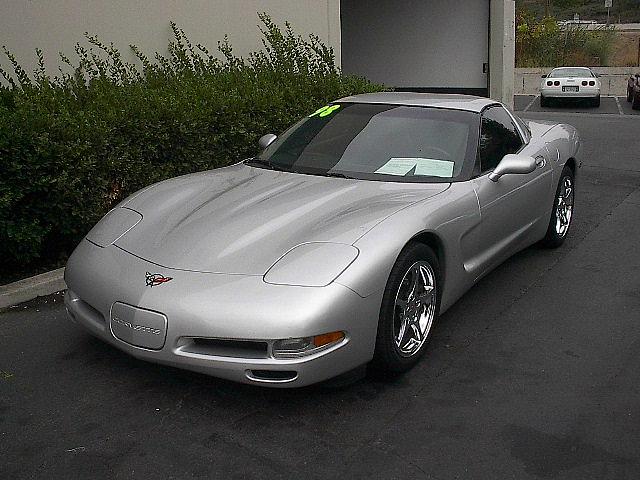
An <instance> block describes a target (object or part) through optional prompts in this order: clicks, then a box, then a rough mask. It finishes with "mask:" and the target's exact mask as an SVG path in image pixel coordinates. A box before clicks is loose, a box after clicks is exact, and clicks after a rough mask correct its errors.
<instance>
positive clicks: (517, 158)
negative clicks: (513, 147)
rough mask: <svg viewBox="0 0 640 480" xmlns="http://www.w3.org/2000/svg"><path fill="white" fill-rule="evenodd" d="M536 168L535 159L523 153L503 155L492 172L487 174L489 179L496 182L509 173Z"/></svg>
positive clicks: (518, 172) (529, 171)
mask: <svg viewBox="0 0 640 480" xmlns="http://www.w3.org/2000/svg"><path fill="white" fill-rule="evenodd" d="M535 169H536V159H535V158H533V157H528V156H525V155H513V154H509V155H505V156H504V158H503V159H502V160H501V161H500V163H499V164H498V166H497V167H496V168H495V170H494V171H493V172H491V173H490V174H489V180H491V181H493V182H497V181H498V179H499V178H500V177H501V176H503V175H507V174H510V173H515V174H523V173H531V172H533V171H534V170H535Z"/></svg>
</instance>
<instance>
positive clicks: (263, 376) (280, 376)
mask: <svg viewBox="0 0 640 480" xmlns="http://www.w3.org/2000/svg"><path fill="white" fill-rule="evenodd" d="M297 377H298V372H295V371H293V370H247V378H249V379H250V380H254V381H259V382H271V383H279V382H291V381H293V380H295V379H296V378H297Z"/></svg>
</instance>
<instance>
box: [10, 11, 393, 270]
mask: <svg viewBox="0 0 640 480" xmlns="http://www.w3.org/2000/svg"><path fill="white" fill-rule="evenodd" d="M259 17H260V20H261V22H262V26H261V31H262V33H263V43H264V50H261V51H257V52H255V53H252V54H250V55H249V57H248V58H246V59H242V58H239V57H237V56H235V55H234V53H233V50H232V47H231V45H230V44H229V43H228V41H227V40H226V38H225V40H224V41H223V42H220V43H219V45H218V50H219V54H220V55H219V56H220V57H221V58H217V57H216V56H215V55H213V54H211V53H210V52H209V50H208V49H207V48H206V47H204V46H203V45H196V46H193V45H192V44H191V43H190V41H189V39H188V37H187V36H186V35H185V33H184V31H183V30H181V29H179V28H178V27H177V26H176V25H175V24H173V23H172V24H171V26H172V29H173V33H174V38H173V40H172V41H171V42H170V43H169V49H168V51H169V54H168V56H163V55H160V54H158V53H156V54H155V55H154V56H153V57H152V58H151V59H150V58H148V57H147V56H145V55H144V54H143V53H142V52H141V51H140V50H139V49H138V48H137V47H135V46H131V48H132V50H133V52H134V53H135V55H136V56H137V58H138V59H139V61H140V65H141V66H138V65H134V64H131V63H128V62H125V61H123V60H122V57H121V54H120V52H119V51H118V50H117V49H116V48H115V47H114V46H113V44H104V43H102V42H101V41H100V40H99V39H98V38H96V37H94V36H91V35H88V34H86V40H87V43H88V45H82V44H80V43H79V44H77V45H76V48H75V53H76V56H77V59H75V60H70V59H69V58H67V57H65V56H63V55H62V54H61V61H62V62H63V63H64V64H66V65H65V66H66V67H67V70H68V71H69V72H70V73H64V74H62V75H60V76H57V77H50V76H49V75H47V73H46V72H45V70H44V66H43V65H44V62H43V59H42V53H41V52H40V51H36V54H37V55H38V58H39V67H38V68H37V69H36V71H35V72H34V74H33V75H32V76H29V75H27V73H26V72H25V71H24V69H22V68H21V67H20V64H19V63H18V61H17V60H16V59H15V58H14V56H13V55H12V54H11V52H10V51H8V50H6V49H5V54H6V57H7V59H8V61H9V63H10V64H11V70H12V73H11V74H10V73H8V72H7V71H6V70H3V69H0V74H2V75H3V76H4V78H5V81H6V82H7V84H8V85H7V86H0V258H2V269H1V272H0V280H2V279H3V278H4V279H5V280H6V279H7V278H8V277H11V276H12V275H14V274H15V273H16V272H20V273H25V271H26V269H27V270H28V269H32V268H33V267H35V266H38V265H47V266H48V265H51V264H54V263H56V262H61V261H63V260H64V258H65V256H66V255H67V254H68V253H69V251H70V249H71V248H72V247H73V246H74V245H75V244H76V243H77V242H78V241H79V239H80V238H81V237H82V236H83V235H84V234H85V233H86V232H87V231H88V229H89V228H90V227H91V226H92V225H93V224H94V223H95V222H96V221H97V220H98V219H99V218H100V217H101V216H102V215H103V214H104V213H105V212H106V211H107V210H109V209H110V208H111V207H112V206H113V205H114V204H116V203H117V202H118V201H119V200H121V199H122V198H124V197H125V196H126V195H128V194H129V193H131V192H133V191H135V190H137V189H139V188H141V187H143V186H145V185H147V184H150V183H152V182H156V181H160V180H162V179H165V178H168V177H172V176H176V175H181V174H184V173H189V172H194V171H199V170H204V169H210V168H216V167H221V166H224V165H228V164H229V163H233V162H236V161H238V160H241V159H243V158H247V157H249V156H251V155H253V154H255V153H256V150H257V148H256V142H257V139H258V138H259V137H260V136H261V135H262V134H264V133H267V132H276V133H278V132H280V131H282V130H284V129H285V128H286V127H287V126H288V125H290V124H292V123H293V122H294V121H296V120H297V119H298V118H300V117H302V116H303V115H305V114H308V112H312V111H314V110H315V109H316V108H317V107H318V106H319V105H323V104H325V103H327V102H328V101H331V100H334V99H336V98H339V97H341V96H345V95H350V94H354V93H360V92H370V91H377V90H380V89H381V88H382V87H381V86H379V85H374V84H372V83H370V82H369V81H367V80H365V79H363V78H359V77H352V76H343V75H341V73H340V71H339V69H338V68H337V67H336V65H335V61H334V54H333V51H332V49H330V48H328V47H327V46H325V45H324V44H323V43H322V42H321V41H320V40H319V39H318V37H317V36H315V35H310V36H309V37H308V38H303V37H301V36H298V35H296V34H294V32H293V31H292V29H291V26H290V25H289V24H286V27H285V29H284V30H281V29H280V28H279V27H278V26H277V25H275V24H274V23H273V22H272V21H271V19H270V18H269V17H268V16H267V15H266V14H261V15H259ZM61 71H64V69H61Z"/></svg>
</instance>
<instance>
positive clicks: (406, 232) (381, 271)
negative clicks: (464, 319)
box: [336, 182, 480, 312]
mask: <svg viewBox="0 0 640 480" xmlns="http://www.w3.org/2000/svg"><path fill="white" fill-rule="evenodd" d="M479 226H480V209H479V206H478V198H477V195H476V193H475V190H474V189H473V185H472V184H471V182H457V183H453V184H452V185H451V187H450V188H449V189H447V190H446V191H445V192H443V193H441V194H439V195H436V196H435V197H432V198H429V199H427V200H424V201H422V202H418V203H416V204H413V205H411V206H409V207H407V208H405V209H403V210H401V211H399V212H397V213H395V214H394V215H391V216H390V217H388V218H387V219H385V220H384V221H383V222H381V223H380V224H378V225H376V226H375V227H374V228H373V229H371V230H370V231H369V232H367V233H366V234H365V235H363V236H362V237H361V238H360V239H358V240H357V241H356V242H355V243H354V244H353V245H354V246H355V247H356V248H358V250H359V251H360V254H359V255H358V258H357V259H356V260H355V261H354V262H353V263H352V264H351V265H350V266H349V268H347V269H346V270H345V271H344V272H343V273H342V274H341V275H340V276H339V277H338V278H337V280H336V282H337V283H340V284H342V285H344V286H346V287H348V288H350V289H352V290H353V291H355V292H356V293H358V295H360V296H362V297H368V296H370V295H374V294H376V295H379V296H380V298H381V296H382V293H383V292H384V289H385V287H386V284H387V280H388V278H389V274H390V273H391V269H392V268H393V265H394V264H395V262H396V260H397V258H398V256H399V255H400V252H401V251H402V249H403V248H404V247H405V246H406V245H407V244H408V243H409V242H411V241H414V240H415V239H416V237H418V236H419V235H421V234H424V233H429V234H431V235H434V236H435V237H436V238H438V239H439V243H440V244H441V245H442V246H443V248H442V249H441V251H440V252H439V253H440V255H441V259H440V260H441V268H442V271H441V277H442V279H443V280H444V284H445V287H444V288H443V290H442V296H441V311H442V312H444V311H445V310H446V309H447V308H448V307H449V306H450V305H451V304H453V302H455V300H457V298H459V297H460V296H461V295H462V294H463V293H464V292H465V291H466V290H467V289H468V288H469V287H470V286H471V285H472V284H473V278H474V275H475V273H474V272H471V271H468V270H467V269H465V261H466V260H469V259H470V258H472V257H473V256H474V255H475V254H476V253H477V252H476V248H477V244H478V242H477V241H476V238H477V235H478V229H479Z"/></svg>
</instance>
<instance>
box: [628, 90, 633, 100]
mask: <svg viewBox="0 0 640 480" xmlns="http://www.w3.org/2000/svg"><path fill="white" fill-rule="evenodd" d="M631 100H633V90H631V89H630V88H627V102H629V103H631Z"/></svg>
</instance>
